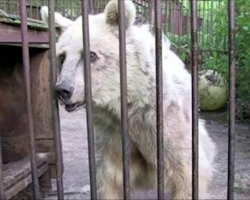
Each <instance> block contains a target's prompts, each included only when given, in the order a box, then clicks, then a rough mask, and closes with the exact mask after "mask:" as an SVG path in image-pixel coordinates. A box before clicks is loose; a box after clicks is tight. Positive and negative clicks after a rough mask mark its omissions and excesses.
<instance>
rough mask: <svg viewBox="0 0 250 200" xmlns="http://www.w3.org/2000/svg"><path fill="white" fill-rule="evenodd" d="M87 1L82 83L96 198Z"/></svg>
mask: <svg viewBox="0 0 250 200" xmlns="http://www.w3.org/2000/svg"><path fill="white" fill-rule="evenodd" d="M88 15H89V1H85V0H82V23H83V24H82V27H83V49H84V53H83V60H84V83H85V97H86V114H87V131H88V152H89V174H90V190H91V199H97V190H96V166H95V143H94V130H93V119H92V118H93V113H92V87H91V68H90V57H89V55H90V45H89V19H88Z"/></svg>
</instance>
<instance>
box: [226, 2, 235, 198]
mask: <svg viewBox="0 0 250 200" xmlns="http://www.w3.org/2000/svg"><path fill="white" fill-rule="evenodd" d="M228 15H229V22H228V25H229V72H230V76H229V77H230V78H229V79H230V84H229V90H230V99H229V127H228V134H229V136H228V190H227V199H228V200H233V199H234V162H235V90H236V89H235V73H236V70H235V61H236V58H235V32H236V27H235V0H229V2H228Z"/></svg>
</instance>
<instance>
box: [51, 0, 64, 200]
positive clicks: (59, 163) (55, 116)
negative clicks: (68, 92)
mask: <svg viewBox="0 0 250 200" xmlns="http://www.w3.org/2000/svg"><path fill="white" fill-rule="evenodd" d="M54 13H55V1H49V37H50V67H51V69H50V70H51V74H50V75H51V82H52V85H51V86H50V87H51V88H50V89H51V98H52V100H51V101H52V102H51V105H52V109H53V110H52V120H53V125H54V131H55V132H54V133H55V146H56V173H57V175H56V182H57V191H58V192H57V196H58V199H60V200H63V199H64V194H63V177H62V174H63V156H62V141H61V130H60V118H59V110H58V103H57V98H56V94H55V90H54V86H55V84H56V80H57V66H56V47H55V43H56V35H55V15H54Z"/></svg>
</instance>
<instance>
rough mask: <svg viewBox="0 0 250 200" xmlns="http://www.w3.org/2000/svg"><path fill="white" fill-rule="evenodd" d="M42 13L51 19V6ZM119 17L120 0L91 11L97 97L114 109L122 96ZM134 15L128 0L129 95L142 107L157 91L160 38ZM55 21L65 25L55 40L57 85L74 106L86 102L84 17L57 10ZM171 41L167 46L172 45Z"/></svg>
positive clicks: (94, 96)
mask: <svg viewBox="0 0 250 200" xmlns="http://www.w3.org/2000/svg"><path fill="white" fill-rule="evenodd" d="M41 16H42V19H43V20H44V21H45V22H47V21H48V8H47V7H42V9H41ZM118 18H119V14H118V0H111V1H109V2H108V4H107V5H106V7H105V9H104V11H103V13H101V14H97V15H89V37H90V41H89V42H90V63H91V66H90V67H91V82H92V99H93V103H94V105H95V106H100V107H105V108H109V109H113V110H119V108H120V98H121V92H120V63H119V56H120V55H119V23H118ZM135 19H136V8H135V5H134V3H133V2H132V1H130V0H126V1H125V28H126V60H127V97H128V103H132V102H133V104H137V107H143V106H145V105H149V104H150V101H151V100H152V98H154V96H155V40H154V36H153V35H152V34H151V32H150V27H149V26H148V25H142V26H137V25H136V24H135V23H134V22H135ZM55 23H56V24H57V25H58V26H59V27H60V28H61V35H60V37H59V39H58V41H57V43H56V54H57V58H58V61H59V63H60V64H59V66H60V67H59V69H60V73H59V76H58V79H57V83H56V86H55V88H56V91H57V93H58V98H59V99H60V100H61V101H62V102H63V104H64V105H65V108H66V110H67V111H69V112H70V111H74V110H76V109H77V108H80V107H82V106H83V105H84V104H85V86H84V70H83V69H84V62H83V51H84V49H83V38H82V17H79V18H77V19H76V20H75V21H72V20H70V19H67V18H65V17H63V16H62V15H61V14H59V13H55ZM166 42H167V43H168V41H166ZM167 43H165V44H166V45H165V46H164V48H163V52H164V49H165V50H166V49H169V46H170V44H167ZM163 56H164V54H163ZM153 101H155V99H154V100H153Z"/></svg>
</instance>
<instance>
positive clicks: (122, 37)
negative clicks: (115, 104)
mask: <svg viewBox="0 0 250 200" xmlns="http://www.w3.org/2000/svg"><path fill="white" fill-rule="evenodd" d="M118 13H119V17H118V18H119V53H120V86H121V126H122V154H123V191H124V192H123V193H124V199H130V184H129V175H130V174H129V163H130V143H129V134H128V111H127V110H128V108H127V63H126V62H127V61H126V33H125V28H126V27H125V24H126V23H125V1H124V0H119V1H118Z"/></svg>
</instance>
